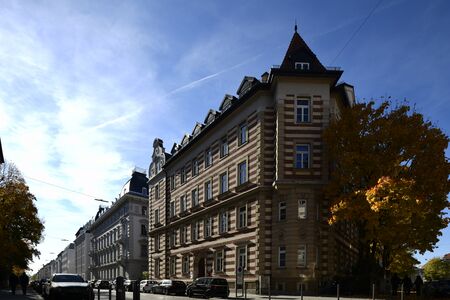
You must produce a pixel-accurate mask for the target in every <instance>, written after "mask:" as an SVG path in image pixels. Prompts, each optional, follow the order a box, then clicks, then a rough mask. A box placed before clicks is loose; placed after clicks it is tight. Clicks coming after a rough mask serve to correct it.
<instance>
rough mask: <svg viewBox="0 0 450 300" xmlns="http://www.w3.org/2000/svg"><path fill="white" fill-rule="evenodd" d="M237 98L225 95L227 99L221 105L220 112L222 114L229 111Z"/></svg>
mask: <svg viewBox="0 0 450 300" xmlns="http://www.w3.org/2000/svg"><path fill="white" fill-rule="evenodd" d="M236 99H237V98H236V97H234V96H231V95H228V94H227V95H225V97H224V98H223V100H222V103H221V104H220V107H219V110H220V111H221V112H223V111H225V110H227V109H228V108H229V107H230V106H231V105H232V104H233V102H234V101H235V100H236Z"/></svg>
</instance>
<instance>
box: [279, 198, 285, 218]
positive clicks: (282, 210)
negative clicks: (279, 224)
mask: <svg viewBox="0 0 450 300" xmlns="http://www.w3.org/2000/svg"><path fill="white" fill-rule="evenodd" d="M278 220H279V221H283V220H286V202H284V201H283V202H280V203H278Z"/></svg>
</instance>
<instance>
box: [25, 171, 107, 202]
mask: <svg viewBox="0 0 450 300" xmlns="http://www.w3.org/2000/svg"><path fill="white" fill-rule="evenodd" d="M23 177H25V178H28V179H31V180H34V181H37V182H40V183H43V184H46V185H50V186H53V187H56V188H58V189H61V190H65V191H68V192H71V193H75V194H79V195H83V196H86V197H89V198H92V199H93V200H95V201H99V202H109V201H106V200H103V199H100V198H99V197H96V196H92V195H89V194H86V193H83V192H79V191H76V190H72V189H69V188H66V187H64V186H60V185H57V184H54V183H50V182H47V181H43V180H40V179H36V178H33V177H29V176H25V175H23Z"/></svg>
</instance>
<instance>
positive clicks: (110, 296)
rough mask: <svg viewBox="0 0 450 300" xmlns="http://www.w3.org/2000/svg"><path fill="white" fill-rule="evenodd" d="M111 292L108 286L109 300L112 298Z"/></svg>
mask: <svg viewBox="0 0 450 300" xmlns="http://www.w3.org/2000/svg"><path fill="white" fill-rule="evenodd" d="M111 291H112V289H111V285H109V286H108V292H109V293H108V295H109V300H111V298H112V295H111Z"/></svg>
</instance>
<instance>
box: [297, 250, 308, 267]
mask: <svg viewBox="0 0 450 300" xmlns="http://www.w3.org/2000/svg"><path fill="white" fill-rule="evenodd" d="M297 266H299V267H305V266H306V245H300V246H299V247H298V250H297Z"/></svg>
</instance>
